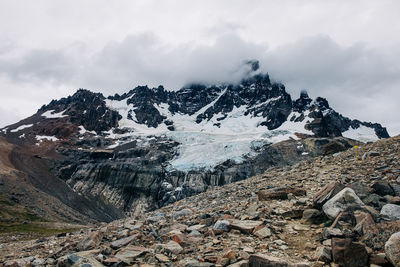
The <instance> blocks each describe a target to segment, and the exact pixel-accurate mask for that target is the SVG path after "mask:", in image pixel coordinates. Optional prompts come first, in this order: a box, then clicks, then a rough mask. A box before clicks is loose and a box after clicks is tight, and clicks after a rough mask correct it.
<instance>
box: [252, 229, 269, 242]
mask: <svg viewBox="0 0 400 267" xmlns="http://www.w3.org/2000/svg"><path fill="white" fill-rule="evenodd" d="M254 235H255V236H257V237H259V238H261V239H262V238H266V237H270V236H271V235H272V233H271V229H269V228H268V227H263V228H261V229H260V230H256V231H254Z"/></svg>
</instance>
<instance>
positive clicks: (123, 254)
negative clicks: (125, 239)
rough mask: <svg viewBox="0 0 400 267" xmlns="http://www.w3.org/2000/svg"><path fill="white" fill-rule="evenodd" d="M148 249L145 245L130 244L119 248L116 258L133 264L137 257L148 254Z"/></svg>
mask: <svg viewBox="0 0 400 267" xmlns="http://www.w3.org/2000/svg"><path fill="white" fill-rule="evenodd" d="M147 251H148V250H147V249H146V248H143V247H136V246H128V247H126V248H122V249H121V250H119V251H118V253H117V254H115V258H117V259H119V260H121V261H123V262H125V263H127V264H132V263H133V262H134V261H135V260H136V258H138V257H140V256H142V255H144V254H146V253H147Z"/></svg>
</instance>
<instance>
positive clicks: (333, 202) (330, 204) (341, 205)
mask: <svg viewBox="0 0 400 267" xmlns="http://www.w3.org/2000/svg"><path fill="white" fill-rule="evenodd" d="M350 206H353V207H357V206H358V207H360V208H361V207H363V206H365V205H364V203H363V202H362V201H361V199H360V198H359V197H358V196H357V195H356V193H355V192H354V190H353V189H351V188H348V187H346V188H345V189H343V190H342V191H340V192H339V193H337V194H336V195H335V196H334V197H333V198H331V199H330V200H328V201H327V202H326V203H325V204H324V205H323V206H322V210H323V211H324V213H325V214H326V215H327V216H328V217H329V218H331V219H334V218H336V217H337V215H338V214H339V213H340V212H341V211H344V210H345V209H346V208H348V207H350Z"/></svg>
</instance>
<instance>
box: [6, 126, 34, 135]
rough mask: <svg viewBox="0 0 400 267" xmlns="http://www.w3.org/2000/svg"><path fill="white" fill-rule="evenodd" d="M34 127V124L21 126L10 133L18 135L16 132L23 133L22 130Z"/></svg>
mask: <svg viewBox="0 0 400 267" xmlns="http://www.w3.org/2000/svg"><path fill="white" fill-rule="evenodd" d="M32 126H33V124H25V125H21V126H19V127H18V128H15V129H12V130H10V132H12V133H16V132H18V131H21V130H23V129H26V128H30V127H32Z"/></svg>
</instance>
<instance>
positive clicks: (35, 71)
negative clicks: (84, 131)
mask: <svg viewBox="0 0 400 267" xmlns="http://www.w3.org/2000/svg"><path fill="white" fill-rule="evenodd" d="M398 52H400V46H398V47H392V49H391V50H390V51H384V52H382V51H381V50H378V49H374V48H371V47H368V46H367V45H365V44H362V43H356V44H353V45H350V46H342V45H339V44H338V43H336V42H335V41H334V40H332V39H331V38H330V37H329V36H327V35H315V36H309V37H305V38H301V39H299V40H297V41H293V42H291V43H288V44H285V45H281V46H278V47H276V48H274V49H269V48H268V46H267V44H265V43H254V42H250V41H247V40H245V39H243V38H242V37H240V35H239V34H237V33H235V32H232V31H231V32H227V33H224V34H222V35H219V36H218V37H217V38H216V39H215V40H214V42H211V43H209V44H198V43H191V42H187V43H181V44H178V45H171V44H166V43H164V42H163V41H162V40H161V39H160V38H159V37H158V36H157V35H156V34H154V33H151V32H145V33H142V34H133V35H129V36H127V37H126V38H124V39H123V40H122V41H120V42H115V41H113V42H110V43H108V44H107V45H106V46H104V48H102V49H100V50H98V51H97V52H92V51H90V49H89V47H86V46H85V45H84V44H82V43H77V44H74V45H71V46H69V47H66V48H64V49H58V50H51V49H47V50H46V49H42V50H31V51H29V52H27V53H25V54H23V55H20V56H17V57H5V56H1V54H0V79H2V80H3V86H4V84H6V85H7V86H9V89H10V90H12V91H13V92H12V93H7V90H4V91H2V98H3V99H7V98H10V99H11V98H13V99H15V98H16V95H18V92H19V94H20V97H21V99H23V98H24V97H23V96H24V94H25V93H24V90H25V89H26V87H23V86H21V85H22V84H26V83H27V82H28V81H30V82H32V81H35V82H34V85H35V86H37V87H41V89H40V90H39V91H40V92H41V93H44V94H45V95H46V97H48V96H52V97H53V96H55V95H58V94H59V93H60V92H62V93H71V92H73V91H74V90H75V89H76V88H81V87H84V88H88V89H90V90H94V91H101V92H103V93H104V94H106V95H109V94H114V93H123V92H125V91H127V90H128V89H131V88H133V87H136V86H137V85H146V84H147V85H149V86H154V87H155V86H158V85H164V86H165V88H167V89H169V90H177V89H180V88H181V87H182V86H184V85H185V84H188V83H193V82H195V83H199V82H200V83H206V84H211V83H227V82H236V81H238V80H240V79H241V78H243V76H244V75H247V74H248V73H249V71H251V66H250V65H248V64H244V63H245V62H246V60H249V59H256V60H259V62H260V64H259V67H260V71H262V72H268V73H269V74H270V76H271V78H272V79H273V80H275V81H280V82H282V83H284V84H285V85H286V87H287V88H288V91H289V92H291V93H292V94H294V95H293V96H294V97H295V98H296V97H297V96H298V95H299V94H300V90H302V89H307V91H308V92H309V94H310V96H311V97H316V96H324V97H327V98H328V100H329V101H330V103H331V105H332V106H333V107H334V108H335V109H337V110H338V111H340V112H342V113H343V114H344V115H347V116H351V117H355V118H360V119H362V120H370V121H377V122H380V123H382V124H384V125H387V126H388V128H389V132H390V134H395V133H399V132H400V125H399V123H398V122H397V118H396V114H395V113H396V112H395V111H396V110H397V108H396V107H397V103H396V100H395V99H398V98H399V97H400V93H399V91H400V90H399V87H400V75H398V74H399V73H400V56H399V55H400V53H398ZM4 81H7V82H6V83H5V82H4ZM30 86H31V87H34V86H33V85H30ZM23 88H25V89H23ZM55 88H56V90H58V91H57V94H56V93H55V91H54V90H55ZM46 90H47V91H49V93H46V92H47V91H46ZM62 96H63V95H58V97H62ZM46 97H43V98H40V97H39V98H37V97H36V99H37V101H38V102H37V103H35V104H36V106H37V107H39V106H40V105H41V104H43V103H44V102H47V101H48V99H47V98H46ZM21 101H23V100H21ZM30 101H32V100H30ZM5 108H7V107H5ZM29 112H33V110H29ZM21 113H22V114H24V111H21Z"/></svg>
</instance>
